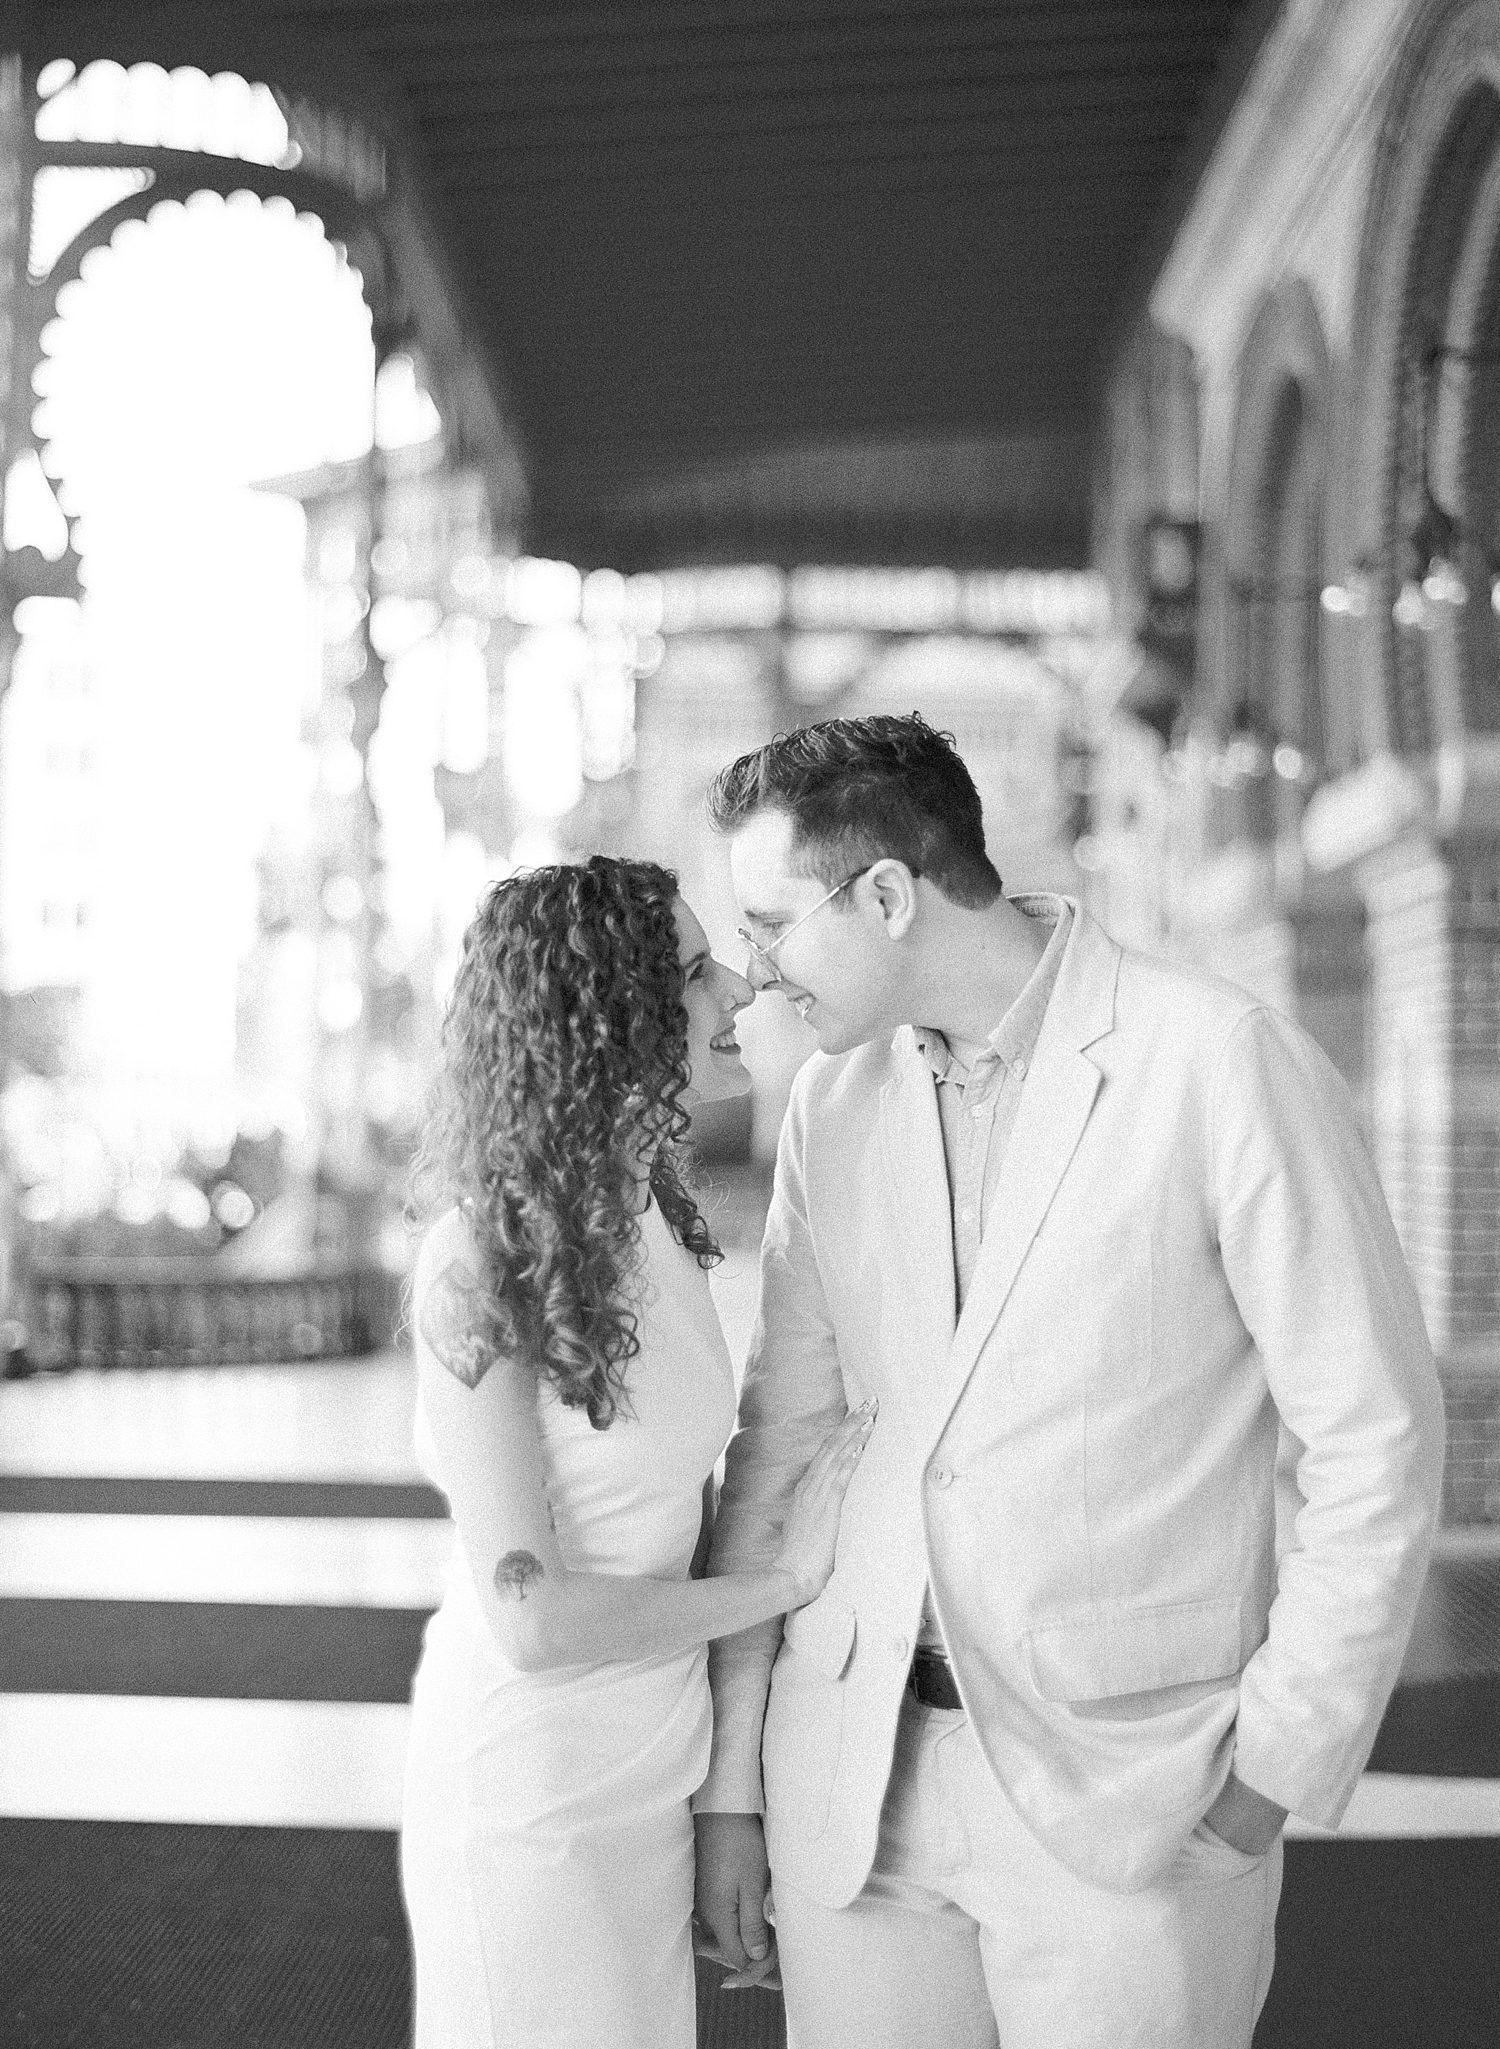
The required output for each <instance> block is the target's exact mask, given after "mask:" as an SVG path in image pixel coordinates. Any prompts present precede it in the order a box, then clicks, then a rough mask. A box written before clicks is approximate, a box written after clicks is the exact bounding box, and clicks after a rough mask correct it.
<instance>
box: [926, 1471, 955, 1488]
mask: <svg viewBox="0 0 1500 2049" xmlns="http://www.w3.org/2000/svg"><path fill="white" fill-rule="evenodd" d="M927 1477H928V1479H929V1480H930V1481H931V1482H932V1484H933V1486H934V1487H951V1486H952V1484H953V1475H952V1473H950V1472H949V1470H948V1468H947V1467H946V1466H933V1467H932V1469H931V1471H930V1472H929V1473H928V1475H927Z"/></svg>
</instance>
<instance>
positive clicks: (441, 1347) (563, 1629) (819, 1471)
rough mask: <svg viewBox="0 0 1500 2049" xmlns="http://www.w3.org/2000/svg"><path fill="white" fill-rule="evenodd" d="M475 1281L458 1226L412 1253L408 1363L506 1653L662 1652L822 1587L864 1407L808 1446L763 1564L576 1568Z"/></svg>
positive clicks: (512, 1373) (514, 1377) (559, 1661)
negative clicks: (781, 1530) (489, 1339)
mask: <svg viewBox="0 0 1500 2049" xmlns="http://www.w3.org/2000/svg"><path fill="white" fill-rule="evenodd" d="M479 1286H480V1282H479V1278H478V1272H477V1261H475V1260H474V1258H473V1255H472V1252H468V1251H467V1250H466V1248H465V1247H464V1245H463V1237H462V1233H461V1230H454V1229H451V1228H449V1227H440V1228H439V1230H438V1231H437V1232H434V1234H433V1236H432V1238H430V1239H429V1240H428V1243H427V1245H425V1246H424V1247H423V1255H422V1258H421V1260H420V1261H419V1262H418V1272H417V1281H416V1287H415V1291H414V1311H415V1314H414V1317H413V1322H414V1324H415V1329H416V1352H417V1373H418V1378H419V1381H420V1384H421V1389H422V1400H423V1405H424V1408H425V1410H426V1414H427V1419H428V1423H429V1425H430V1427H431V1430H432V1436H433V1440H434V1443H435V1445H436V1448H437V1451H438V1456H439V1459H440V1461H441V1467H442V1473H443V1479H444V1484H445V1486H446V1488H447V1492H448V1498H449V1501H450V1503H451V1504H452V1508H453V1515H454V1520H455V1521H456V1523H457V1524H458V1529H459V1534H460V1536H461V1538H462V1540H463V1546H464V1551H465V1554H466V1556H467V1557H468V1560H469V1563H470V1568H471V1570H472V1572H473V1576H474V1584H475V1589H476V1591H477V1593H478V1596H479V1603H480V1606H481V1608H482V1609H483V1611H484V1616H485V1620H486V1621H487V1623H488V1624H489V1626H490V1629H491V1630H492V1632H493V1633H494V1636H495V1639H496V1641H497V1642H498V1643H499V1645H500V1647H501V1649H502V1650H503V1651H504V1653H505V1655H506V1657H507V1659H508V1660H509V1661H510V1662H511V1663H512V1664H514V1665H515V1666H517V1667H518V1669H520V1670H521V1671H523V1672H540V1671H546V1670H549V1669H550V1668H551V1667H553V1666H557V1665H579V1664H597V1663H600V1662H602V1661H605V1660H610V1659H632V1658H650V1657H666V1656H670V1655H671V1654H672V1653H673V1652H676V1651H682V1650H689V1649H691V1648H693V1647H694V1646H695V1645H697V1644H700V1643H705V1642H707V1641H708V1640H709V1639H710V1638H712V1637H718V1636H728V1635H732V1634H733V1633H734V1632H735V1631H736V1630H741V1629H747V1628H749V1627H750V1626H751V1625H752V1624H754V1623H757V1622H764V1621H766V1620H768V1619H769V1618H770V1617H772V1616H774V1615H781V1614H785V1613H786V1612H787V1611H788V1610H789V1609H791V1608H796V1607H800V1606H801V1605H802V1604H803V1603H804V1602H805V1601H808V1600H811V1599H812V1597H813V1596H814V1595H815V1594H816V1593H817V1592H819V1591H820V1589H821V1587H822V1585H823V1584H824V1582H825V1581H826V1579H827V1576H828V1572H829V1570H830V1569H831V1567H832V1557H833V1542H832V1539H833V1535H834V1533H836V1530H837V1523H838V1510H839V1508H840V1507H841V1506H842V1502H843V1493H844V1488H845V1487H846V1486H847V1485H848V1477H849V1474H850V1473H852V1472H853V1469H854V1462H855V1460H856V1459H857V1457H858V1454H859V1450H860V1448H861V1447H862V1445H863V1442H864V1438H865V1436H866V1435H867V1434H868V1430H869V1425H870V1421H871V1420H872V1419H871V1418H870V1417H868V1416H862V1415H860V1414H858V1413H856V1414H855V1415H854V1416H851V1417H849V1418H846V1420H845V1422H844V1423H843V1425H841V1426H840V1429H839V1431H837V1432H835V1433H834V1436H833V1437H832V1438H830V1440H829V1444H828V1446H826V1447H825V1449H824V1451H823V1452H821V1453H820V1454H819V1456H818V1458H817V1459H815V1460H814V1462H813V1465H812V1467H810V1468H809V1473H808V1482H809V1485H808V1487H807V1489H806V1490H805V1491H806V1493H807V1494H808V1495H809V1497H810V1499H809V1501H808V1503H807V1504H806V1513H804V1514H803V1515H802V1517H801V1525H802V1526H801V1527H799V1528H797V1529H794V1528H793V1527H792V1526H793V1524H794V1523H795V1522H796V1521H797V1516H796V1514H795V1512H794V1515H793V1516H791V1517H789V1518H788V1530H787V1536H788V1539H789V1540H790V1541H789V1542H785V1543H784V1544H783V1547H782V1550H781V1552H780V1553H779V1554H778V1556H777V1557H776V1558H775V1559H774V1560H772V1561H771V1563H770V1565H769V1566H768V1567H767V1569H765V1570H758V1571H751V1572H744V1573H729V1574H725V1575H723V1576H721V1577H719V1578H715V1579H683V1580H658V1579H649V1578H645V1577H642V1576H634V1575H631V1576H626V1575H623V1574H622V1575H616V1574H605V1573H581V1572H571V1571H569V1570H568V1569H567V1568H566V1567H565V1566H564V1564H563V1561H562V1555H561V1552H560V1551H559V1549H558V1543H557V1536H556V1533H555V1531H554V1530H553V1527H552V1521H551V1516H550V1513H549V1509H548V1504H547V1493H546V1482H545V1466H544V1462H543V1455H542V1443H541V1434H540V1430H539V1427H538V1423H537V1414H536V1376H535V1374H534V1373H533V1372H531V1370H530V1369H529V1368H528V1367H526V1366H525V1365H523V1364H521V1363H520V1362H519V1361H516V1360H513V1359H509V1358H504V1357H500V1356H497V1355H495V1354H490V1355H488V1356H486V1354H485V1352H484V1350H483V1349H482V1347H480V1346H479V1345H478V1344H477V1343H476V1341H475V1338H474V1335H473V1333H474V1318H473V1315H472V1308H473V1304H474V1299H475V1297H476V1296H477V1293H478V1290H479ZM820 1461H821V1465H820ZM820 1538H822V1539H823V1541H819V1539H820ZM825 1551H826V1563H825V1562H823V1558H822V1553H823V1552H825Z"/></svg>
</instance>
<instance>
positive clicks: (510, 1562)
mask: <svg viewBox="0 0 1500 2049" xmlns="http://www.w3.org/2000/svg"><path fill="white" fill-rule="evenodd" d="M541 1577H542V1561H541V1559H540V1558H538V1557H537V1555H536V1553H535V1552H534V1551H507V1552H506V1554H505V1556H504V1557H503V1558H502V1559H501V1560H500V1563H499V1564H498V1565H497V1566H496V1567H495V1592H496V1593H497V1594H514V1596H515V1598H516V1599H517V1600H518V1601H524V1600H525V1598H526V1596H527V1595H528V1594H529V1593H530V1592H531V1589H532V1586H533V1585H534V1583H535V1582H536V1581H537V1580H539V1579H540V1578H541Z"/></svg>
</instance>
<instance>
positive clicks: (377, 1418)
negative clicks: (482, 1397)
mask: <svg viewBox="0 0 1500 2049" xmlns="http://www.w3.org/2000/svg"><path fill="white" fill-rule="evenodd" d="M413 1398H414V1380H413V1372H412V1364H411V1361H410V1359H409V1358H407V1357H406V1356H405V1355H404V1354H402V1353H399V1352H385V1353H381V1354H380V1355H379V1356H377V1357H375V1358H370V1359H317V1360H311V1361H306V1362H303V1363H301V1364H289V1365H284V1366H232V1367H213V1366H201V1367H198V1366H189V1367H174V1368H172V1369H170V1370H166V1369H162V1370H152V1371H147V1372H138V1373H134V1372H127V1371H123V1370H120V1369H114V1370H111V1371H105V1372H85V1371H82V1370H80V1371H77V1372H72V1373H59V1374H45V1375H38V1376H37V1377H36V1378H35V1379H32V1380H16V1381H4V1382H0V1473H4V1474H62V1475H67V1474H74V1475H78V1476H80V1477H87V1478H91V1479H94V1478H111V1477H125V1478H131V1479H134V1478H145V1479H190V1480H213V1479H222V1480H334V1481H355V1482H359V1481H366V1482H368V1481H394V1482H397V1483H404V1484H415V1483H418V1482H420V1481H421V1480H422V1478H423V1475H422V1473H421V1472H420V1470H419V1469H418V1466H417V1462H416V1457H415V1454H414V1453H413V1451H412V1403H413Z"/></svg>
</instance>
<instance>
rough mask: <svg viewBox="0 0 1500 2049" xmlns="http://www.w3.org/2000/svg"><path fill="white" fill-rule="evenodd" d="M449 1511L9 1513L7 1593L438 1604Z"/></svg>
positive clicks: (0, 1552)
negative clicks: (429, 1515)
mask: <svg viewBox="0 0 1500 2049" xmlns="http://www.w3.org/2000/svg"><path fill="white" fill-rule="evenodd" d="M452 1543H453V1530H452V1525H451V1524H449V1523H441V1522H430V1521H426V1522H395V1521H391V1520H388V1519H382V1520H365V1519H361V1520H355V1519H353V1518H342V1519H338V1518H332V1517H329V1518H326V1519H325V1518H293V1517H290V1516H288V1517H284V1518H281V1519H277V1520H272V1519H268V1518H266V1517H256V1516H234V1515H223V1516H190V1515H48V1514H34V1515H0V1598H9V1599H26V1600H59V1599H99V1600H113V1601H224V1602H233V1601H261V1602H277V1601H284V1602H291V1603H296V1604H301V1605H313V1606H321V1605H327V1606H333V1607H338V1606H341V1605H342V1606H359V1607H368V1608H435V1607H436V1606H437V1604H438V1602H439V1601H440V1600H441V1599H442V1593H443V1581H444V1576H445V1574H446V1571H447V1565H448V1554H449V1551H450V1550H451V1548H452Z"/></svg>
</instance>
